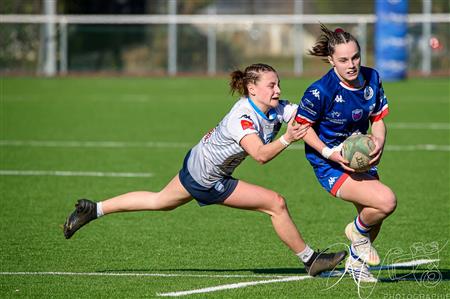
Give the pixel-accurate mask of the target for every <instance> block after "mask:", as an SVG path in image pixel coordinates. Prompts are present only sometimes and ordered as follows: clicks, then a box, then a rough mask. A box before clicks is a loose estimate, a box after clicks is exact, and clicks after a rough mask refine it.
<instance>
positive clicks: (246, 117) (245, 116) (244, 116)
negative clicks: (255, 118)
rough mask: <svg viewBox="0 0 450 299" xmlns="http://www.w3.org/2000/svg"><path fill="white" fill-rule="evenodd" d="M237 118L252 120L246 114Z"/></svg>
mask: <svg viewBox="0 0 450 299" xmlns="http://www.w3.org/2000/svg"><path fill="white" fill-rule="evenodd" d="M239 118H245V119H249V120H250V121H251V120H252V118H251V117H250V115H248V114H242V115H241V117H239Z"/></svg>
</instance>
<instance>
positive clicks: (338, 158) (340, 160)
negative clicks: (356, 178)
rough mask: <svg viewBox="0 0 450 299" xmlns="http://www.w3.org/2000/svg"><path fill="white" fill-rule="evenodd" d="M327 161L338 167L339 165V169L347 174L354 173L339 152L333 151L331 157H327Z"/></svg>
mask: <svg viewBox="0 0 450 299" xmlns="http://www.w3.org/2000/svg"><path fill="white" fill-rule="evenodd" d="M328 159H329V160H331V161H333V162H336V163H339V165H341V167H342V168H343V169H344V170H345V171H348V172H355V170H354V169H353V168H350V167H349V166H348V165H349V163H350V162H349V161H347V160H346V159H345V158H344V157H342V155H341V153H340V152H339V151H334V152H333V153H332V154H331V156H329V157H328Z"/></svg>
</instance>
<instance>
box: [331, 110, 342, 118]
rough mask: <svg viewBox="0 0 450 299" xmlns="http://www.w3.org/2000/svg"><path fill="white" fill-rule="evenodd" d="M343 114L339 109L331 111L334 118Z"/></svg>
mask: <svg viewBox="0 0 450 299" xmlns="http://www.w3.org/2000/svg"><path fill="white" fill-rule="evenodd" d="M340 116H341V112H339V111H331V117H332V118H338V117H340Z"/></svg>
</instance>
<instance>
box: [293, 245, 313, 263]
mask: <svg viewBox="0 0 450 299" xmlns="http://www.w3.org/2000/svg"><path fill="white" fill-rule="evenodd" d="M296 255H297V256H298V257H299V259H300V260H301V261H302V262H303V263H304V264H308V262H310V264H312V262H313V259H312V257H313V255H314V250H312V249H311V247H309V246H308V245H306V247H305V249H303V251H301V252H299V253H297V254H296Z"/></svg>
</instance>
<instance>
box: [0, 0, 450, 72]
mask: <svg viewBox="0 0 450 299" xmlns="http://www.w3.org/2000/svg"><path fill="white" fill-rule="evenodd" d="M168 2H169V1H167V0H109V1H104V0H77V1H73V0H57V14H69V15H89V14H99V15H101V14H107V15H120V14H139V15H142V14H147V15H158V14H167V13H168ZM432 3H433V5H432V11H433V13H448V12H449V5H450V4H449V3H450V1H445V0H434V1H433V2H432ZM294 7H295V0H282V1H280V0H178V1H177V8H176V9H177V14H181V15H182V14H208V12H210V11H211V8H213V11H214V13H215V14H218V15H220V14H292V13H293V12H294V11H295V9H294ZM349 7H351V10H349ZM374 7H375V0H363V1H353V0H339V1H335V0H304V1H303V13H304V14H373V13H374ZM409 10H410V13H421V11H422V0H409ZM41 13H43V1H41V0H2V5H1V6H0V14H41ZM445 25H446V26H447V27H448V24H444V26H445ZM42 26H43V25H40V24H5V23H0V39H1V40H2V43H3V46H2V47H1V49H0V71H2V72H14V70H21V71H28V72H34V71H36V70H37V69H40V64H42V60H43V46H42V45H43V33H42V30H43V29H42ZM305 27H308V25H305ZM309 27H310V28H309V30H311V31H316V30H315V29H314V28H312V27H314V26H311V25H309ZM316 27H317V26H316ZM67 28H68V30H67V34H68V36H67V42H68V49H69V51H68V53H67V55H68V57H67V58H68V68H69V70H70V71H71V72H84V71H90V72H99V71H101V72H135V73H140V72H142V73H148V72H151V73H165V72H166V71H167V63H168V62H167V59H168V55H167V52H168V40H167V39H168V34H167V32H168V26H167V25H120V26H118V25H103V24H98V25H91V24H70V25H68V27H67ZM311 28H312V29H311ZM245 30H247V29H245V28H243V29H241V31H245ZM247 31H249V33H246V34H241V35H240V36H237V35H236V34H234V35H233V36H232V37H230V36H229V35H230V34H228V37H226V36H221V35H219V34H218V36H217V40H216V43H217V57H218V59H217V69H218V70H224V69H227V68H229V67H230V66H234V65H239V64H240V63H242V61H240V60H239V59H240V58H239V57H240V56H241V55H240V54H241V51H242V49H243V47H248V43H250V44H252V42H253V41H252V40H251V38H250V40H249V41H247V39H249V38H248V36H250V37H252V34H253V36H255V34H259V35H262V36H260V37H258V38H259V39H262V38H265V36H264V35H263V34H264V30H261V29H259V31H258V30H253V31H252V30H247ZM447 31H448V30H447ZM258 32H259V33H258ZM261 32H262V33H261ZM369 42H371V41H369ZM233 43H241V44H242V45H236V44H233ZM177 48H178V51H177V68H178V71H179V72H181V73H183V72H203V73H204V72H206V69H207V61H206V59H205V57H207V29H205V28H202V27H201V26H194V25H188V24H181V25H178V26H177ZM265 59H267V60H268V61H269V62H270V59H272V58H271V57H265ZM286 64H291V65H292V59H290V60H286Z"/></svg>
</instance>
